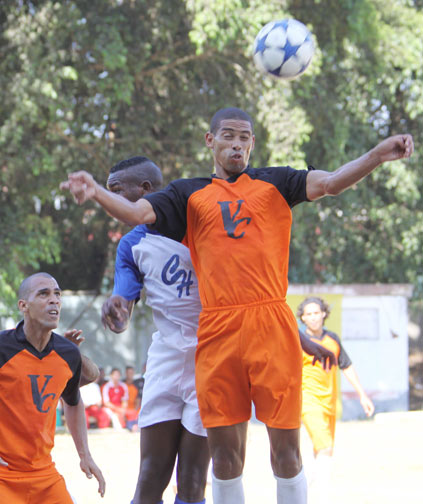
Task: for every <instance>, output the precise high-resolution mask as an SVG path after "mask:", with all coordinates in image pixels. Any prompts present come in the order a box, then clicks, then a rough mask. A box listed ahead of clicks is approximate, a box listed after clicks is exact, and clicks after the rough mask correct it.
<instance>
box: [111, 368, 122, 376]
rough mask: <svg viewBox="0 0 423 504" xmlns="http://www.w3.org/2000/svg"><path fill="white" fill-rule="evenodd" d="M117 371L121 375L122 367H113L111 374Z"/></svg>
mask: <svg viewBox="0 0 423 504" xmlns="http://www.w3.org/2000/svg"><path fill="white" fill-rule="evenodd" d="M115 371H117V372H118V373H119V374H120V375H121V374H122V373H121V372H120V369H119V368H117V367H114V368H112V370H111V371H110V374H112V373H114V372H115Z"/></svg>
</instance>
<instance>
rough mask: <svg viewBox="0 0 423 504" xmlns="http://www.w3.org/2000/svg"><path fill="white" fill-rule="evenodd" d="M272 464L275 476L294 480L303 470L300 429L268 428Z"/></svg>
mask: <svg viewBox="0 0 423 504" xmlns="http://www.w3.org/2000/svg"><path fill="white" fill-rule="evenodd" d="M267 432H268V434H269V440H270V450H271V455H270V458H271V463H272V469H273V472H274V474H275V476H279V477H280V478H293V477H294V476H296V475H297V474H298V473H299V472H300V471H301V468H302V461H301V454H300V430H299V429H275V428H272V427H267Z"/></svg>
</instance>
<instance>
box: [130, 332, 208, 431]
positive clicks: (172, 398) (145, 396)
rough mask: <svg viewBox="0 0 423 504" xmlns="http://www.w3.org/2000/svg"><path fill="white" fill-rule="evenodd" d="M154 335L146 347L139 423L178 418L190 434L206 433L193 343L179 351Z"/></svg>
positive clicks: (144, 425) (142, 424)
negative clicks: (196, 387) (202, 418)
mask: <svg viewBox="0 0 423 504" xmlns="http://www.w3.org/2000/svg"><path fill="white" fill-rule="evenodd" d="M155 336H156V337H157V333H155V334H154V335H153V342H152V343H151V345H150V348H149V350H148V357H147V371H146V373H145V375H144V378H145V381H144V388H143V393H142V400H141V411H140V415H139V418H138V425H139V426H140V427H148V426H149V425H154V424H156V423H160V422H166V421H168V420H180V421H181V423H182V425H183V426H184V427H185V429H187V430H188V431H189V432H191V433H192V434H196V435H198V436H206V435H207V433H206V429H204V427H203V424H202V422H201V418H200V412H199V410H198V404H197V394H196V391H195V346H194V347H191V348H188V349H185V350H183V351H181V350H179V349H175V348H170V347H169V346H167V345H165V344H163V343H162V342H161V341H157V338H156V339H155Z"/></svg>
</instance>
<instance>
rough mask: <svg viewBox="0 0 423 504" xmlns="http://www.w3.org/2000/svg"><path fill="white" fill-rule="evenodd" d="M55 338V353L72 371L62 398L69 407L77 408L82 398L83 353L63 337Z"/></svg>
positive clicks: (54, 336) (56, 336)
mask: <svg viewBox="0 0 423 504" xmlns="http://www.w3.org/2000/svg"><path fill="white" fill-rule="evenodd" d="M53 338H54V349H55V351H56V352H57V353H58V354H59V355H60V356H61V357H62V359H64V360H65V361H66V362H67V364H68V366H69V368H70V370H71V371H72V377H71V378H70V379H69V380H68V383H67V384H66V387H65V389H64V390H63V392H62V398H63V400H64V401H65V402H66V404H69V406H76V405H77V404H78V402H79V399H80V397H81V394H80V392H79V382H80V380H81V369H82V359H81V352H80V351H79V348H78V346H77V345H75V344H74V343H72V342H71V341H68V340H67V339H66V338H64V337H63V336H60V335H58V334H54V333H53Z"/></svg>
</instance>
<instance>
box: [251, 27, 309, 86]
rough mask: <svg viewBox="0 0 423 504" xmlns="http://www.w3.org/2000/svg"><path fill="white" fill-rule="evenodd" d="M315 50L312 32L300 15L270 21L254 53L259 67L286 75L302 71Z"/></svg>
mask: <svg viewBox="0 0 423 504" xmlns="http://www.w3.org/2000/svg"><path fill="white" fill-rule="evenodd" d="M313 54H314V44H313V40H312V36H311V33H310V32H309V30H308V29H307V28H306V26H305V25H303V23H300V21H297V20H296V19H282V20H280V21H271V22H270V23H267V25H265V26H263V28H262V29H261V30H260V31H259V33H258V35H257V37H256V39H255V41H254V49H253V55H254V56H253V57H254V62H255V64H256V66H257V68H258V69H259V70H260V71H261V72H263V73H269V74H271V75H273V76H275V77H281V78H283V79H294V78H295V77H298V76H299V75H301V74H302V73H303V72H304V71H305V69H306V68H307V67H308V65H309V63H310V61H311V58H312V56H313Z"/></svg>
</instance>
